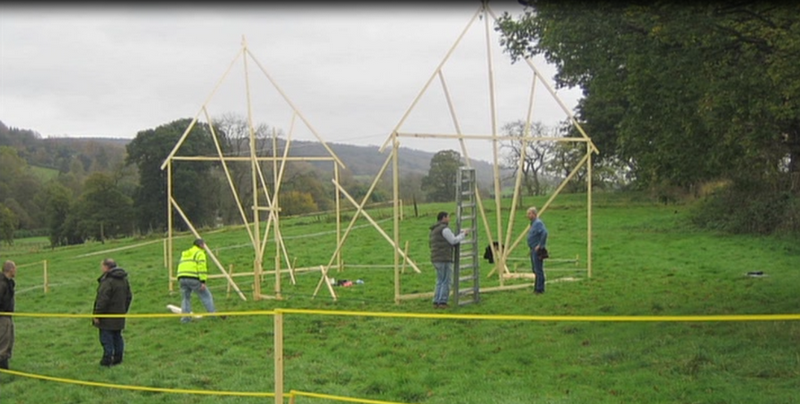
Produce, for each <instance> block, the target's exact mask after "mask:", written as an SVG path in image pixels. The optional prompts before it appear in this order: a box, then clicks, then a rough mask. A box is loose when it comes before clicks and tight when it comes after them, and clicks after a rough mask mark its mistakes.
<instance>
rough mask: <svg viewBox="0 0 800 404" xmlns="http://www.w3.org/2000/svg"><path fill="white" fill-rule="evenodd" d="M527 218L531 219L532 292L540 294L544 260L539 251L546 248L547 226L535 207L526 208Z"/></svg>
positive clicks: (529, 236)
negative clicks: (534, 277)
mask: <svg viewBox="0 0 800 404" xmlns="http://www.w3.org/2000/svg"><path fill="white" fill-rule="evenodd" d="M528 219H530V221H531V227H530V229H529V230H528V248H530V249H531V264H532V265H533V274H534V275H535V276H536V282H534V284H533V293H535V294H537V295H540V294H542V293H544V260H543V259H542V258H541V257H540V255H539V252H540V251H541V250H542V249H544V248H547V228H546V227H545V226H544V222H542V219H539V213H538V212H537V211H536V208H535V207H530V208H528Z"/></svg>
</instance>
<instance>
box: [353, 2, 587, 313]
mask: <svg viewBox="0 0 800 404" xmlns="http://www.w3.org/2000/svg"><path fill="white" fill-rule="evenodd" d="M479 16H482V20H483V21H484V29H485V34H486V35H485V37H486V56H487V66H488V69H487V70H488V80H489V100H490V105H489V108H490V113H491V120H492V121H491V134H482V135H481V134H478V135H469V134H464V133H462V131H461V127H460V124H459V121H458V119H457V117H456V113H455V108H454V106H453V102H452V98H451V96H450V92H449V90H448V88H447V83H446V82H445V78H444V73H443V71H442V68H443V66H444V64H445V63H446V62H447V60H448V59H449V58H450V56H451V54H452V53H453V51H454V50H455V49H456V48H457V47H458V44H459V43H460V42H461V40H462V39H463V37H464V35H465V34H466V33H467V32H468V31H469V29H470V27H471V26H472V25H473V23H474V22H475V21H476V20H477V19H478V17H479ZM490 20H491V21H492V22H497V20H498V18H497V15H496V14H495V13H494V12H493V11H492V10H491V9H490V8H489V5H488V2H487V1H483V2H482V4H481V5H480V6H479V8H478V10H477V11H476V12H475V14H474V15H473V16H472V18H471V19H470V21H469V23H468V24H467V26H466V27H465V28H464V30H463V31H462V32H461V34H460V35H459V36H458V38H457V39H456V42H455V43H454V44H453V46H452V47H451V48H450V50H449V51H448V52H447V53H446V55H445V57H444V59H443V60H442V61H441V63H440V64H439V66H438V67H437V68H436V69H435V71H434V72H433V74H432V75H431V77H430V78H429V79H428V81H427V82H426V83H425V85H424V86H423V88H422V90H420V92H419V94H418V95H417V98H415V99H414V101H413V102H412V103H411V106H410V107H409V108H408V110H407V111H406V112H405V114H404V115H403V116H402V118H401V119H400V122H399V123H398V124H397V125H396V126H395V127H394V129H393V130H392V132H391V134H390V135H389V137H388V138H387V140H386V141H385V142H384V144H383V145H382V146H381V148H380V152H383V151H384V150H385V149H386V147H387V146H388V145H389V144H390V143H391V147H392V149H391V153H390V154H389V156H388V157H387V160H386V163H385V164H384V167H383V169H381V171H380V172H379V173H378V175H377V176H376V178H375V182H374V183H373V184H372V187H371V188H370V189H369V191H368V192H367V194H366V195H365V196H364V201H366V200H368V198H369V197H370V195H371V193H372V190H373V189H374V188H375V185H376V184H377V183H378V182H379V181H380V179H381V177H382V176H383V173H384V171H385V169H386V167H387V166H388V164H389V162H390V161H391V163H392V175H393V195H394V198H393V200H394V211H395V214H394V229H393V230H394V231H393V235H392V238H391V239H390V238H389V237H388V236H387V235H386V234H385V233H383V230H381V229H380V228H378V226H377V225H375V227H376V228H378V230H379V231H381V233H382V234H384V237H385V238H386V239H387V240H388V241H389V243H390V244H392V245H393V246H394V247H395V254H394V279H395V282H394V301H395V303H396V304H399V303H400V302H401V301H402V300H408V299H416V298H425V297H431V296H433V293H432V292H429V293H416V294H402V293H401V287H400V286H401V285H400V264H401V255H402V254H403V252H402V251H401V250H400V249H399V248H398V246H399V245H400V223H399V218H400V213H399V212H398V201H399V169H398V152H399V147H400V138H403V137H413V138H443V139H456V140H458V142H459V143H460V147H461V152H462V153H463V158H464V163H465V165H466V166H467V167H471V163H470V159H469V155H468V153H467V148H466V144H465V141H466V140H491V141H492V146H493V155H494V165H493V166H494V178H495V181H494V203H495V212H496V224H497V227H496V233H493V232H492V229H490V226H489V222H488V220H487V217H486V211H485V209H484V205H483V201H482V200H481V198H480V193H479V192H478V189H475V195H476V196H477V199H476V202H477V204H478V211H479V212H480V216H481V219H482V222H483V226H484V229H485V232H486V235H487V238H488V243H489V246H491V247H490V248H491V249H492V253H493V254H494V257H498V258H499V259H498V258H496V259H495V263H496V266H495V268H494V269H493V270H492V272H491V273H490V274H489V275H490V276H491V275H492V273H494V272H497V274H498V278H499V281H500V286H498V287H491V288H481V289H480V290H481V291H482V292H493V291H502V290H511V289H520V288H526V287H531V286H532V284H515V285H505V280H506V279H513V278H519V276H515V274H511V273H510V271H509V270H508V266H507V265H506V262H507V261H508V259H509V256H510V255H511V253H512V252H513V251H514V248H515V247H516V246H517V245H518V244H519V242H520V241H521V240H522V239H523V238H524V237H525V236H526V235H527V232H528V230H529V228H530V225H528V226H526V228H525V230H523V231H522V232H520V233H519V235H518V236H517V237H516V239H514V241H513V243H511V237H512V234H513V231H514V229H513V223H514V217H515V214H516V212H515V210H516V206H517V203H518V201H519V198H520V195H519V193H520V192H519V191H520V184H521V181H522V176H523V172H522V168H523V166H522V164H523V162H524V160H525V150H526V148H527V146H528V144H529V143H530V142H537V141H550V142H578V143H584V144H586V154H585V155H584V157H583V158H582V159H581V160H580V162H579V163H578V164H577V165H576V167H575V168H574V169H573V170H572V172H570V174H569V175H568V176H567V177H566V178H565V179H564V180H563V181H562V183H561V184H560V185H559V186H558V187H557V189H556V190H555V192H554V193H553V194H552V195H551V196H550V197H549V199H548V200H547V202H546V203H545V204H544V205H543V206H542V207H541V208H539V209H538V213H539V215H542V214H543V213H544V212H545V211H546V210H547V208H548V207H549V206H550V204H551V203H552V202H553V200H554V199H555V198H556V196H558V195H559V194H560V192H561V191H562V190H563V189H564V187H565V186H566V184H567V183H568V182H569V181H570V180H571V179H572V178H573V177H574V176H575V174H577V173H578V172H579V170H580V169H581V167H583V166H584V165H585V166H586V170H587V178H588V181H587V197H586V198H587V217H586V220H587V235H586V240H587V242H586V265H587V268H586V272H587V276H588V277H591V276H592V154H593V153H595V154H596V153H599V152H598V150H597V147H595V145H594V143H593V142H592V140H591V138H589V136H588V135H587V134H586V132H585V131H584V130H583V128H582V127H581V125H580V123H579V122H578V121H577V119H576V118H575V116H574V114H572V112H571V111H570V110H569V108H567V107H566V105H565V104H564V102H563V101H562V100H561V99H560V98H559V97H558V95H557V94H556V92H555V90H554V89H553V87H552V86H551V85H550V84H549V83H548V82H547V79H546V78H545V77H543V76H542V74H541V72H540V71H539V69H537V68H536V66H535V65H534V64H533V63H532V62H531V60H530V59H527V58H526V59H525V62H526V63H527V65H528V66H529V67H530V68H531V71H532V73H533V75H532V83H531V92H530V99H529V102H528V116H527V119H526V123H525V129H524V132H523V136H522V138H520V137H519V136H501V135H498V133H497V113H496V107H495V85H494V70H493V61H492V51H491V48H492V46H491V35H490V34H491V31H492V30H491V27H490V26H489V21H490ZM436 78H438V79H439V81H440V83H441V86H442V90H443V91H444V95H445V99H446V102H447V106H448V109H449V111H450V115H451V118H452V121H453V126H454V129H455V133H449V134H432V133H406V132H401V131H400V129H401V127H402V125H403V123H404V122H405V120H406V118H408V116H409V114H410V113H411V111H412V110H413V109H414V107H415V106H416V104H417V103H418V102H419V100H420V99H421V97H422V96H423V94H424V93H425V91H426V90H427V89H428V87H429V86H430V85H431V83H432V82H433V81H434V79H436ZM537 79H538V80H540V81H541V82H542V84H543V85H544V87H545V88H546V89H547V91H548V92H549V94H550V95H551V96H552V97H553V98H554V99H555V100H556V102H557V103H558V105H559V107H560V108H561V109H562V110H563V111H564V113H565V114H566V115H567V116H568V117H569V121H570V123H572V125H573V126H574V127H575V128H576V129H577V130H578V132H579V133H580V135H581V136H580V137H533V136H531V133H530V126H531V116H532V113H533V101H534V90H535V88H536V81H537ZM508 140H517V141H519V140H521V141H522V147H521V152H522V155H521V157H520V160H519V166H518V167H517V170H516V183H515V186H514V195H513V201H512V203H511V210H510V213H509V216H508V222H507V223H508V224H507V226H506V228H505V235H504V238H505V241H504V243H501V245H506V246H510V247H509V248H504V249H501V251H497V250H496V249H495V246H494V241H495V240H496V238H495V234H496V235H497V236H498V238H499V237H502V236H503V234H504V233H503V230H504V229H503V217H502V210H501V193H500V172H499V170H500V169H499V164H498V163H499V160H498V146H499V142H501V141H508ZM337 187H338V188H339V189H340V191H343V190H342V189H341V187H340V186H339V185H338V184H337ZM476 188H477V184H476ZM348 198H349V196H348ZM349 199H351V203H354V201H352V198H349ZM361 205H362V206H363V202H362V203H361ZM373 225H374V224H373ZM525 247H526V249H527V245H526V246H525ZM402 259H403V260H408V257H406V256H402ZM415 268H416V267H415Z"/></svg>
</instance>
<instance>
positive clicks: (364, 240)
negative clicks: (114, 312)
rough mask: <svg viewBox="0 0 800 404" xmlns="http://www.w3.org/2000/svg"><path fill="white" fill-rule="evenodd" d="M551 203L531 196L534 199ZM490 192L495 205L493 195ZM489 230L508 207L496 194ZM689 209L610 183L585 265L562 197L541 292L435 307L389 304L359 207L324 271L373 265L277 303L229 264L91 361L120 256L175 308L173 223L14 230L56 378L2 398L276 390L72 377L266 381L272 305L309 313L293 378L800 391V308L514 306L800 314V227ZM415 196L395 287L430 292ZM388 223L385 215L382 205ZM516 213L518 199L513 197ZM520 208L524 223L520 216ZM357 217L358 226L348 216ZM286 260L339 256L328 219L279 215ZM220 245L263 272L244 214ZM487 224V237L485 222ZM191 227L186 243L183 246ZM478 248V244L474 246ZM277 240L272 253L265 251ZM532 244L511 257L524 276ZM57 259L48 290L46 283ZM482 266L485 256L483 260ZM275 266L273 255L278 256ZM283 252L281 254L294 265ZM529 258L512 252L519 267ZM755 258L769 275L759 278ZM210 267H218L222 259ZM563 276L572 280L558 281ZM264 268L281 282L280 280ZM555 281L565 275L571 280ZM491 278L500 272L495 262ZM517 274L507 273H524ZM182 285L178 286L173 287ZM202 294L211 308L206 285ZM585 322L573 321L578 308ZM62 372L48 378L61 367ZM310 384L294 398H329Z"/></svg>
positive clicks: (644, 398)
mask: <svg viewBox="0 0 800 404" xmlns="http://www.w3.org/2000/svg"><path fill="white" fill-rule="evenodd" d="M543 201H544V199H539V198H537V199H534V200H527V201H525V206H527V205H529V204H536V205H541V204H542V203H543ZM487 207H489V206H487ZM489 208H490V209H489V211H488V212H487V213H488V219H489V220H490V221H491V223H490V226H489V227H490V229H491V231H492V232H494V231H495V227H494V224H493V221H494V217H495V212H494V210H493V209H494V208H493V205H492V206H491V207H489ZM691 208H692V207H691V206H689V205H658V204H652V203H650V202H648V201H647V200H646V198H643V197H641V196H638V195H631V194H624V195H618V194H599V195H595V203H594V206H593V211H594V221H593V234H594V237H593V247H594V254H593V273H592V276H591V278H589V277H587V276H586V275H587V274H586V271H585V270H582V268H585V265H586V258H585V255H586V226H587V223H586V206H585V195H566V196H560V197H559V198H558V199H557V200H556V201H555V203H554V204H553V205H551V207H550V208H548V209H547V211H546V212H544V214H543V215H542V218H543V220H544V221H545V223H546V224H547V227H548V229H549V231H550V240H549V242H548V244H549V245H548V247H549V250H550V251H551V255H552V257H553V258H555V259H559V258H562V259H569V258H575V257H576V256H578V257H579V264H578V266H577V267H576V266H575V264H571V263H557V262H552V263H548V264H546V269H547V270H548V286H547V293H545V294H544V295H541V296H535V295H533V294H532V293H531V289H529V288H528V289H521V290H515V291H504V292H493V293H484V294H482V295H481V302H480V303H479V304H477V305H468V306H464V307H460V308H453V309H450V310H447V311H442V310H434V309H433V308H432V307H431V302H430V299H416V300H409V301H404V302H402V303H401V304H399V305H396V304H395V303H394V301H393V296H394V278H393V272H392V269H391V268H385V267H372V268H366V267H360V266H359V267H355V265H388V264H391V263H392V262H393V261H392V260H393V254H392V248H391V246H390V245H389V244H388V242H387V241H386V240H385V239H384V238H383V236H381V235H380V233H379V232H377V231H376V230H375V229H374V228H373V227H371V226H370V225H369V223H368V222H367V221H366V220H363V219H360V220H359V221H358V222H357V223H356V226H358V227H357V228H355V229H354V230H353V232H352V234H351V235H350V237H349V238H348V240H347V243H346V244H345V247H344V250H343V255H344V261H345V263H346V264H347V265H351V267H348V268H346V269H345V270H344V271H343V272H338V273H334V274H331V275H332V276H334V277H336V278H338V279H351V280H355V279H361V280H363V284H359V285H355V286H353V287H349V288H343V287H337V288H336V292H337V294H338V297H339V299H338V301H333V299H332V298H331V297H330V295H329V294H328V293H327V291H326V290H324V289H323V290H322V291H320V294H319V295H317V297H316V298H312V294H313V292H314V289H315V287H316V285H317V282H318V281H319V279H320V273H319V272H299V273H297V276H296V281H297V282H296V284H294V285H293V284H291V282H290V279H289V276H288V275H285V276H284V277H283V278H282V284H283V287H282V292H283V296H284V299H283V300H260V301H254V300H253V298H252V286H253V285H252V284H253V282H252V278H251V277H241V278H236V280H237V284H238V285H239V287H240V288H241V289H242V290H243V291H244V293H245V295H246V296H247V298H248V300H247V301H243V300H241V299H240V298H239V297H238V296H237V295H236V293H230V294H229V293H228V291H227V287H226V285H225V282H224V280H223V279H215V280H213V281H212V282H210V283H211V290H212V292H213V293H214V297H215V301H216V304H217V307H218V309H219V310H220V311H221V312H232V313H235V314H236V315H233V316H231V317H229V318H228V319H227V320H226V321H221V320H217V319H213V318H204V319H201V320H198V321H195V322H193V323H191V324H180V323H179V321H178V318H177V317H159V318H139V317H136V318H131V319H129V320H128V328H127V329H126V330H125V332H124V335H125V338H126V343H127V347H126V358H125V362H124V363H123V364H121V365H119V366H116V367H113V368H110V369H107V368H101V367H100V366H98V361H99V359H100V355H101V348H100V345H99V342H98V337H97V331H96V329H94V328H93V327H92V326H91V325H90V320H89V319H88V318H74V317H66V315H75V314H79V315H80V314H87V313H90V312H91V308H92V302H93V299H94V293H95V289H96V285H97V283H96V278H97V277H98V276H99V274H100V269H99V262H100V260H101V259H103V258H105V257H113V258H115V259H117V261H118V262H119V264H120V266H122V267H124V268H125V269H126V270H128V272H129V273H130V277H131V284H132V287H133V291H134V302H133V306H132V308H131V313H132V314H164V313H166V312H167V311H166V309H165V306H166V305H167V304H175V305H179V304H180V298H179V297H178V295H177V294H176V293H171V292H170V291H169V290H168V279H167V270H166V269H165V268H164V254H163V244H162V242H161V240H160V239H138V240H118V241H113V242H107V243H106V244H99V243H94V244H87V245H83V246H74V247H66V248H59V249H55V250H48V249H38V248H31V247H30V246H29V247H28V248H25V247H22V246H23V245H25V243H21V242H18V243H16V244H15V247H13V249H10V250H9V249H8V248H6V247H5V246H4V247H3V248H4V250H2V251H0V259H3V260H5V259H12V260H15V261H16V262H17V264H18V266H19V267H20V269H19V273H18V276H17V285H18V286H17V288H18V294H17V312H18V313H30V314H38V315H39V316H20V317H16V318H15V322H16V327H17V330H16V335H17V342H16V346H15V351H14V357H13V358H12V360H11V367H12V370H15V371H19V372H24V373H26V374H34V375H40V376H44V377H47V378H50V379H47V380H43V379H41V378H37V377H27V376H20V375H9V374H0V400H2V403H31V404H33V403H47V402H50V403H81V404H83V403H98V404H99V403H107V402H124V403H142V404H144V403H148V404H149V403H264V402H273V399H272V398H269V397H266V398H265V397H236V396H223V395H203V394H180V393H161V392H142V391H135V390H129V389H111V388H107V387H103V386H98V385H88V386H87V385H80V384H73V383H71V382H70V381H72V380H80V381H83V382H90V383H100V384H114V385H123V386H147V387H151V388H171V389H186V390H203V391H236V392H261V393H263V392H272V391H273V389H274V375H273V369H274V367H273V363H274V362H273V360H274V357H273V348H274V343H273V337H274V328H273V318H272V317H271V316H269V315H265V314H264V312H263V311H264V310H272V309H276V308H285V309H311V310H317V311H321V312H313V313H312V314H308V313H289V314H286V315H285V318H284V341H285V342H284V343H285V345H284V355H285V364H284V365H285V369H284V386H285V390H286V391H287V392H288V391H289V390H297V391H304V392H313V393H319V394H328V395H334V396H344V397H353V398H359V399H367V400H377V401H386V402H398V403H429V404H434V403H436V404H439V403H465V404H471V403H476V404H477V403H504V404H509V403H797V402H798V398H797V392H798V391H800V322H798V321H795V320H788V321H666V320H661V321H649V322H636V321H579V319H577V318H573V317H570V318H566V319H553V318H549V317H547V318H544V319H540V321H532V320H530V319H529V318H525V317H521V316H602V317H603V318H605V319H612V317H614V316H637V317H648V316H659V318H660V317H661V316H693V315H736V314H741V315H751V314H757V315H758V314H793V313H798V312H799V311H800V299H798V294H797V285H798V284H799V283H800V243H798V240H789V239H782V238H776V237H753V236H729V235H720V234H715V233H710V232H705V231H699V230H696V229H693V228H692V227H691V226H689V225H688V223H689V220H688V214H689V212H690V209H691ZM441 209H446V210H451V211H452V210H453V209H454V207H453V206H450V205H424V206H422V207H421V212H420V213H421V216H420V217H418V218H415V217H411V215H410V213H409V212H412V210H411V209H410V208H408V209H407V211H406V216H405V220H403V221H402V222H401V238H402V242H403V244H405V242H406V241H408V242H409V256H410V257H411V258H412V259H413V260H414V261H415V262H416V263H417V264H418V265H419V266H420V268H421V270H422V271H423V272H422V273H421V274H417V273H415V272H414V271H412V270H410V268H406V271H405V273H404V274H403V275H402V293H422V292H431V291H432V290H433V284H434V272H433V269H432V267H431V265H430V264H429V263H428V250H427V234H428V227H429V226H430V225H431V224H433V222H434V221H435V213H436V212H437V211H438V210H441ZM370 214H371V215H372V217H373V218H374V219H375V220H376V221H379V223H380V224H381V226H382V227H383V228H384V229H385V230H386V231H387V233H389V234H391V225H392V221H391V218H390V211H389V210H387V209H383V210H380V211H372V212H370ZM503 214H504V216H505V215H506V214H507V213H506V210H505V209H504V213H503ZM524 215H525V212H524V209H522V210H520V211H518V213H517V214H516V216H515V229H516V230H515V231H514V234H515V236H516V234H518V233H519V232H520V231H522V230H523V229H524V227H525V226H526V225H527V223H526V219H525V217H524ZM347 223H349V222H347V221H346V222H345V223H344V224H345V226H346V225H347ZM281 230H282V234H283V236H284V238H285V241H286V248H287V250H288V252H289V255H290V258H289V259H290V260H293V261H294V262H295V265H296V266H297V267H305V266H319V265H324V264H327V263H328V262H329V261H330V259H331V255H332V253H333V250H334V247H335V234H334V233H333V231H334V230H335V223H334V222H333V221H331V220H330V218H329V217H326V216H320V217H304V218H297V219H284V220H283V221H282V226H281ZM203 236H204V238H205V239H206V240H207V241H208V244H209V247H210V248H211V249H212V250H214V252H215V254H216V255H217V256H218V258H219V259H220V261H221V262H222V263H223V264H224V265H226V266H228V265H233V267H234V273H236V272H246V271H248V270H249V268H252V264H251V263H252V250H251V249H250V247H249V239H248V236H247V233H246V232H244V230H243V229H241V228H239V229H225V230H222V231H216V232H204V233H203ZM480 237H481V239H482V240H486V238H485V234H482V235H481V236H480ZM190 242H191V237H188V236H187V237H183V238H181V239H179V240H177V241H176V245H175V253H176V254H177V253H178V252H179V250H180V249H183V248H186V247H188V245H189V244H190ZM481 244H482V245H484V244H485V241H484V242H481ZM274 251H275V247H274V245H269V244H268V248H267V256H266V257H265V262H267V263H270V264H271V263H272V262H273V261H272V259H273V257H274ZM525 256H526V251H525V248H522V247H521V248H518V249H517V250H516V251H515V252H514V254H513V258H514V259H515V260H514V261H512V262H511V266H512V269H515V270H517V271H519V272H522V273H526V272H529V271H530V269H529V268H528V264H527V263H526V262H525V261H524V259H525ZM44 260H47V270H48V277H49V292H48V293H44V287H43V278H42V276H43V273H42V272H43V263H42V261H44ZM481 265H482V267H481V271H482V273H483V274H488V273H489V272H490V271H491V269H492V265H491V264H489V263H488V262H486V261H482V264H481ZM265 266H269V267H271V265H269V264H267V265H265ZM284 266H285V264H284ZM517 266H518V267H517ZM748 271H763V272H764V274H765V276H762V277H758V278H756V277H748V276H746V273H747V272H748ZM213 272H214V273H216V272H217V271H216V270H214V271H213ZM565 278H574V279H576V280H572V281H564V279H565ZM265 280H266V282H265V283H264V284H262V288H264V291H265V293H271V290H272V288H273V284H274V282H273V280H272V278H269V277H268V278H266V279H265ZM559 280H561V281H559ZM481 282H482V286H484V287H490V286H495V285H497V284H498V280H497V278H496V277H491V278H489V277H484V278H482V280H481ZM519 282H523V281H513V282H512V281H509V282H507V283H519ZM176 288H177V285H176ZM194 299H195V300H194V305H195V309H196V311H198V312H201V313H202V312H204V310H203V308H202V306H201V305H200V303H199V301H198V300H197V298H194ZM353 311H357V312H377V313H404V314H408V315H409V316H413V315H415V314H454V315H463V314H478V315H510V316H520V317H518V318H516V319H511V320H503V319H500V318H494V319H491V320H485V319H463V318H439V317H427V318H405V317H398V318H394V317H378V316H345V315H341V313H340V312H353ZM571 318H572V319H571ZM53 379H55V380H53ZM332 402H336V401H334V400H330V399H322V398H310V397H299V398H297V400H296V403H298V404H301V403H312V404H317V403H320V404H321V403H332Z"/></svg>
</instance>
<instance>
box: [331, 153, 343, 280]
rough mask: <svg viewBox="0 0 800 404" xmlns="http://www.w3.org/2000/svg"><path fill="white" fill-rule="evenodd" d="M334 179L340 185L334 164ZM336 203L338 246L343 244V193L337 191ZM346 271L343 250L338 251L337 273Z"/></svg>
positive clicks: (337, 168)
mask: <svg viewBox="0 0 800 404" xmlns="http://www.w3.org/2000/svg"><path fill="white" fill-rule="evenodd" d="M333 178H334V180H336V183H337V184H338V183H339V165H338V164H336V162H334V163H333ZM334 198H335V199H334V202H335V205H336V245H337V246H338V245H341V244H342V193H341V192H339V190H338V189H337V190H336V193H334ZM341 271H344V262H342V250H341V249H336V272H341Z"/></svg>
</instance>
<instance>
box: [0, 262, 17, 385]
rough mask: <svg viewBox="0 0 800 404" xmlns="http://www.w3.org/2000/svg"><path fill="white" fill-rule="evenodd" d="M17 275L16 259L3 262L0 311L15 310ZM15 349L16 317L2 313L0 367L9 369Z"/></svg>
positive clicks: (0, 283) (0, 277) (0, 320)
mask: <svg viewBox="0 0 800 404" xmlns="http://www.w3.org/2000/svg"><path fill="white" fill-rule="evenodd" d="M16 276H17V264H15V263H14V261H6V262H4V263H3V275H2V276H0V312H4V313H13V312H14V288H15V287H16V282H15V281H14V277H16ZM13 349H14V319H13V318H12V317H11V316H9V315H0V369H8V360H9V359H11V351H13Z"/></svg>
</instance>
